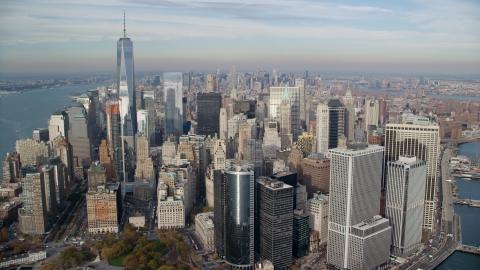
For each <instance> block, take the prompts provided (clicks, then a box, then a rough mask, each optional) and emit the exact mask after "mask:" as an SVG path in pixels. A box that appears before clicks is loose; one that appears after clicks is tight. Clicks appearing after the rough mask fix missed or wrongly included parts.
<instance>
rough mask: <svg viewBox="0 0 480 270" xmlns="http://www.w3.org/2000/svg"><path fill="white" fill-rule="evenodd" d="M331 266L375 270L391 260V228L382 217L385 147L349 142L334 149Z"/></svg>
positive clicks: (329, 240)
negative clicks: (381, 200)
mask: <svg viewBox="0 0 480 270" xmlns="http://www.w3.org/2000/svg"><path fill="white" fill-rule="evenodd" d="M329 151H330V157H331V161H330V162H331V163H330V164H331V165H330V166H331V167H330V194H329V198H330V202H329V211H328V212H329V215H330V219H329V221H328V246H327V263H329V264H332V265H334V266H335V267H338V268H346V269H352V270H353V269H372V268H374V267H377V266H380V265H382V264H384V263H386V262H388V261H389V257H390V240H391V227H390V226H389V224H388V223H389V221H388V219H385V218H382V217H381V216H379V215H378V214H379V212H380V194H381V181H382V163H383V152H384V148H383V147H382V146H378V145H370V146H368V145H367V144H366V143H347V146H346V147H341V148H334V149H330V150H329Z"/></svg>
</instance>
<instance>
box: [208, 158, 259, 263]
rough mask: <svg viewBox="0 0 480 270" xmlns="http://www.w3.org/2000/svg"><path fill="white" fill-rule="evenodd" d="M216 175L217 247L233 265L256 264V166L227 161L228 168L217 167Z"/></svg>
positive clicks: (220, 253) (215, 221)
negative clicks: (254, 168) (220, 168)
mask: <svg viewBox="0 0 480 270" xmlns="http://www.w3.org/2000/svg"><path fill="white" fill-rule="evenodd" d="M214 174H215V176H214V177H215V180H214V181H215V183H214V185H215V187H214V196H215V209H214V225H215V228H216V229H215V248H216V249H217V252H218V253H219V255H220V256H225V260H226V262H227V264H229V265H230V266H232V267H237V268H251V267H253V263H254V210H255V208H254V188H255V186H254V185H255V181H254V176H255V172H254V170H253V166H252V165H251V164H248V163H246V162H243V161H241V160H227V165H226V169H225V170H222V171H218V170H216V171H215V172H214ZM222 174H223V175H222ZM217 228H218V230H217Z"/></svg>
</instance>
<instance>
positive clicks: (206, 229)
mask: <svg viewBox="0 0 480 270" xmlns="http://www.w3.org/2000/svg"><path fill="white" fill-rule="evenodd" d="M195 236H196V237H197V239H198V240H199V241H200V242H201V243H202V246H203V248H204V249H205V250H207V251H211V250H214V249H215V242H214V238H213V237H214V226H213V212H207V213H200V214H197V215H196V216H195Z"/></svg>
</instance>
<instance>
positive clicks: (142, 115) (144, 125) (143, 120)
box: [136, 110, 149, 138]
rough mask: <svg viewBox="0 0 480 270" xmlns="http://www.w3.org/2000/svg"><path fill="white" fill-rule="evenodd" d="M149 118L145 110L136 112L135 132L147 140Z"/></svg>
mask: <svg viewBox="0 0 480 270" xmlns="http://www.w3.org/2000/svg"><path fill="white" fill-rule="evenodd" d="M148 120H149V117H148V111H147V110H138V111H137V128H138V130H136V132H139V133H142V135H143V136H145V137H147V138H149V130H148V126H149V123H148V122H149V121H148Z"/></svg>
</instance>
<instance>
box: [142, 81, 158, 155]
mask: <svg viewBox="0 0 480 270" xmlns="http://www.w3.org/2000/svg"><path fill="white" fill-rule="evenodd" d="M157 76H158V75H156V76H155V78H156V77H157ZM143 109H144V110H146V111H148V136H147V138H148V140H149V141H150V146H151V147H153V146H156V142H155V119H156V117H155V92H154V91H143Z"/></svg>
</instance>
